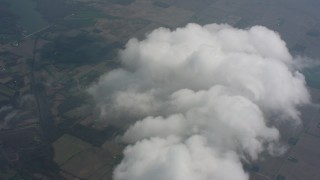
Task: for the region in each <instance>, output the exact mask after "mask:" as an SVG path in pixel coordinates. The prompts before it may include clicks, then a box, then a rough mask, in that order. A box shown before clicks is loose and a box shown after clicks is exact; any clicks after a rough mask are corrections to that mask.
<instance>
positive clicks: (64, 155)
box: [52, 134, 91, 165]
mask: <svg viewBox="0 0 320 180" xmlns="http://www.w3.org/2000/svg"><path fill="white" fill-rule="evenodd" d="M52 145H53V149H54V158H53V160H54V162H56V163H57V164H58V165H63V164H64V163H65V162H67V161H68V160H69V159H71V158H72V157H73V156H74V155H76V154H78V153H80V152H82V151H84V150H86V149H89V148H91V145H90V144H88V143H86V142H84V141H82V140H80V139H78V138H76V137H74V136H71V135H68V134H65V135H63V136H62V137H60V138H59V139H58V140H56V141H55V142H54V143H53V144H52Z"/></svg>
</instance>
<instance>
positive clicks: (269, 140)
mask: <svg viewBox="0 0 320 180" xmlns="http://www.w3.org/2000/svg"><path fill="white" fill-rule="evenodd" d="M120 60H121V62H122V65H123V67H122V68H120V69H115V70H113V71H110V72H108V73H106V74H105V75H103V76H102V77H101V78H100V80H99V81H98V82H97V83H96V84H94V85H93V86H92V87H90V88H89V89H88V92H89V93H91V94H92V95H93V97H94V98H95V100H96V102H97V106H98V107H99V108H100V112H101V117H102V119H103V120H104V122H105V123H107V124H113V125H119V126H123V127H125V128H127V131H126V132H125V133H124V135H123V136H122V137H121V140H122V141H124V142H127V143H130V144H132V145H130V146H128V147H127V148H126V149H125V151H124V159H123V161H122V162H121V163H120V164H119V165H118V166H117V168H116V169H115V171H114V179H115V180H127V179H133V180H135V179H137V180H138V179H139V180H144V179H146V180H147V179H155V180H157V179H159V180H160V179H168V180H181V179H186V180H188V179H197V180H229V179H237V180H238V179H239V180H241V179H248V175H247V174H246V173H245V172H244V170H243V169H242V165H241V161H250V160H255V159H257V158H258V155H259V154H260V153H261V152H263V151H267V152H269V153H270V154H275V153H276V152H283V146H279V143H278V140H279V138H280V132H279V130H278V129H277V124H281V123H283V122H286V123H288V122H289V123H292V124H298V123H299V122H300V119H299V115H300V113H299V111H298V110H297V107H299V106H301V105H304V104H307V103H309V93H308V90H307V88H306V85H305V80H304V76H303V75H302V74H301V73H300V72H299V71H297V70H296V64H297V63H296V59H294V58H293V57H292V56H291V55H290V53H289V52H288V49H287V47H286V44H285V42H284V41H282V40H281V38H280V36H279V35H278V34H277V33H276V32H274V31H271V30H269V29H267V28H265V27H262V26H254V27H251V28H249V29H245V30H243V29H237V28H234V27H231V26H228V25H218V24H210V25H206V26H200V25H197V24H188V25H187V26H186V27H182V28H178V29H176V30H174V31H171V30H169V29H165V28H159V29H156V30H154V31H153V32H152V33H150V34H148V35H147V37H146V39H145V40H142V41H139V40H137V39H131V40H130V41H129V42H128V43H127V45H126V47H125V49H124V50H122V51H121V52H120ZM230 172H232V173H230Z"/></svg>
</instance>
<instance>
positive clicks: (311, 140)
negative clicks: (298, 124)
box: [280, 134, 320, 180]
mask: <svg viewBox="0 0 320 180" xmlns="http://www.w3.org/2000/svg"><path fill="white" fill-rule="evenodd" d="M290 156H291V157H294V158H296V159H297V160H298V162H290V161H286V162H285V164H284V165H283V167H282V168H281V171H280V174H282V175H284V176H285V177H286V179H289V180H318V179H320V174H319V168H320V161H319V157H320V139H319V138H317V137H314V136H311V135H308V134H303V136H301V140H300V141H299V143H298V144H297V146H296V147H295V148H294V149H293V150H292V152H291V154H290Z"/></svg>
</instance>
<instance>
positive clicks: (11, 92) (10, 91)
mask: <svg viewBox="0 0 320 180" xmlns="http://www.w3.org/2000/svg"><path fill="white" fill-rule="evenodd" d="M14 93H15V90H13V89H10V88H8V87H6V86H4V85H2V84H0V94H3V95H5V96H8V97H12V96H13V95H14Z"/></svg>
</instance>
